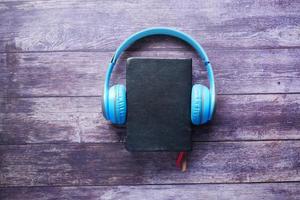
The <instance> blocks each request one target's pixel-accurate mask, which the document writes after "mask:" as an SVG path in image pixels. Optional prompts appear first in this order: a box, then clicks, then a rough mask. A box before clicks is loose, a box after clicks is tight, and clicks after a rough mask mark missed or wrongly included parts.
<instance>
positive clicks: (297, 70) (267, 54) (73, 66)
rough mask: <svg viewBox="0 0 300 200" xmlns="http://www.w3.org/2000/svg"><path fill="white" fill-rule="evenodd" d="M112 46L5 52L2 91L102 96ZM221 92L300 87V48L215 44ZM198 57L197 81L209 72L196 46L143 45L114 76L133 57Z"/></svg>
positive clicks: (119, 74)
mask: <svg viewBox="0 0 300 200" xmlns="http://www.w3.org/2000/svg"><path fill="white" fill-rule="evenodd" d="M112 55H113V53H112V52H88V53H87V52H76V53H75V52H72V53H61V52H60V53H59V52H57V53H7V54H0V65H1V66H2V67H1V68H0V83H1V85H2V87H0V96H2V97H3V96H4V97H20V96H96V95H98V96H99V95H101V94H102V88H103V82H104V77H105V72H106V69H107V64H108V63H109V61H110V59H111V56H112ZM208 55H209V56H210V60H211V62H212V64H213V68H214V71H215V80H216V87H217V92H218V93H219V94H239V93H243V94H245V93H246V94H247V93H293V92H300V63H299V55H300V50H299V49H278V50H243V51H239V50H227V51H223V50H209V51H208ZM132 56H139V57H162V58H193V60H194V71H193V75H194V78H193V80H194V82H202V83H205V80H206V72H205V70H204V69H203V67H202V65H201V64H200V63H199V60H198V58H197V56H196V55H195V52H192V51H191V49H188V48H187V49H186V51H177V52H168V51H139V52H128V53H127V54H126V55H124V56H123V58H122V60H121V61H120V63H119V65H118V66H117V67H116V71H115V73H114V74H113V75H114V76H113V80H112V82H121V83H124V82H125V80H124V79H125V66H124V65H125V63H124V61H125V60H126V58H128V57H132Z"/></svg>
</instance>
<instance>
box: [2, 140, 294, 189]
mask: <svg viewBox="0 0 300 200" xmlns="http://www.w3.org/2000/svg"><path fill="white" fill-rule="evenodd" d="M0 151H1V157H2V158H1V166H0V171H1V176H0V186H3V187H4V186H5V187H6V186H49V185H52V186H66V185H67V186H75V185H124V184H126V185H128V184H131V185H132V184H135V185H136V184H185V183H186V184H189V183H249V182H295V181H300V176H299V173H298V172H299V170H300V165H299V158H300V157H299V152H300V141H296V140H295V141H261V142H257V141H256V142H200V143H194V145H193V151H192V152H191V153H190V154H189V157H188V159H189V163H188V167H189V168H188V170H187V171H186V172H185V173H182V172H180V170H179V169H178V168H177V167H176V165H175V159H176V155H177V154H176V153H174V152H173V153H168V152H162V153H157V152H152V153H149V152H147V153H141V152H139V153H132V152H128V151H126V150H125V148H124V145H123V144H120V143H105V144H63V145H61V144H35V145H0Z"/></svg>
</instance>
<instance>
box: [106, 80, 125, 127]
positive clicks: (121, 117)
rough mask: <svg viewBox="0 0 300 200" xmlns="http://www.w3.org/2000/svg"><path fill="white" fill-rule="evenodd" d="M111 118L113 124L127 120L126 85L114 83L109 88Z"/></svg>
mask: <svg viewBox="0 0 300 200" xmlns="http://www.w3.org/2000/svg"><path fill="white" fill-rule="evenodd" d="M108 99H109V104H108V105H109V119H110V121H111V122H112V123H113V124H117V125H121V124H125V122H126V112H127V103H126V88H125V86H124V85H114V86H112V87H111V88H109V98H108Z"/></svg>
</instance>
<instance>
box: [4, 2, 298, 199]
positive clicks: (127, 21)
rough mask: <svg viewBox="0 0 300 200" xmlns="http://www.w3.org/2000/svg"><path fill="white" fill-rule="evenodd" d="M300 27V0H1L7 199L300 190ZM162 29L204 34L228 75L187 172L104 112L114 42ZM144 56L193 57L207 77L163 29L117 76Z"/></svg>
mask: <svg viewBox="0 0 300 200" xmlns="http://www.w3.org/2000/svg"><path fill="white" fill-rule="evenodd" d="M299 23H300V2H299V1H297V0H286V1H278V0H248V1H239V0H228V1H219V0H210V1H203V0H187V1H179V0H175V1H174V0H166V1H160V0H150V1H148V0H147V1H146V0H141V1H137V0H131V1H121V0H120V1H119V0H115V1H93V0H89V1H82V0H61V1H57V0H48V1H42V0H35V1H33V0H20V1H12V0H4V1H1V2H0V199H145V198H146V197H148V196H149V197H150V198H151V199H299V189H298V188H299V182H300V176H299V170H300V169H299V166H300V165H299V160H300V154H299V152H300V145H299V141H300V140H299V139H300V131H299V124H300V121H299V120H300V116H299V114H300V110H299V109H300V106H299V105H300V100H299V99H300V98H299V94H300V71H299V70H300V65H299V55H300V51H299V47H300V37H299V34H300V29H299ZM151 26H169V27H173V28H177V29H178V30H181V31H185V32H187V33H188V34H190V35H191V36H193V37H194V38H195V39H196V40H198V41H199V42H200V43H201V44H202V45H203V47H204V48H205V49H206V50H207V53H208V55H209V57H210V60H211V62H212V64H213V67H214V71H215V75H216V86H217V93H218V94H219V96H218V99H217V100H218V101H217V102H218V104H217V112H216V115H215V119H214V120H213V122H212V123H211V124H210V125H206V126H202V127H199V128H194V129H193V133H194V134H193V136H194V137H193V140H194V149H193V152H192V153H191V155H190V157H189V161H188V171H187V172H186V173H181V172H180V171H178V169H176V168H175V165H174V160H175V157H176V154H175V153H148V154H146V153H138V154H133V153H129V152H127V151H125V149H124V146H123V144H122V143H121V142H122V141H123V140H124V135H125V128H116V127H112V126H110V125H109V124H108V123H107V122H106V121H105V120H104V119H103V117H102V116H101V111H100V97H101V95H102V85H103V81H104V74H105V70H106V67H107V64H108V62H109V60H110V59H111V56H112V55H113V51H114V50H115V49H116V47H117V46H118V45H119V44H120V43H121V42H122V41H123V40H124V39H125V38H127V37H128V36H129V35H131V34H132V33H134V32H136V31H139V30H141V29H143V28H147V27H151ZM130 56H146V57H161V58H193V62H194V72H193V77H194V82H201V83H205V82H206V73H205V71H204V70H203V68H202V67H201V66H200V63H199V60H198V59H197V56H196V55H195V53H194V52H193V51H192V49H191V48H190V47H188V46H187V45H185V44H183V43H182V42H180V41H178V40H175V39H174V38H169V37H161V36H156V37H151V38H147V39H144V40H141V41H139V42H137V43H136V44H135V45H134V46H133V47H131V48H130V50H129V51H128V52H127V53H126V54H125V55H124V56H122V59H121V61H120V63H119V65H118V66H117V68H116V71H115V73H114V76H113V81H112V82H113V83H115V82H120V83H124V77H125V71H124V66H122V64H124V60H125V59H126V58H127V57H130ZM22 144H23V145H22ZM273 182H276V183H273ZM240 183H242V184H240ZM140 184H142V185H140ZM145 184H149V185H145ZM130 185H132V186H130ZM28 186H30V187H28ZM40 186H41V187H40ZM50 186H51V187H50Z"/></svg>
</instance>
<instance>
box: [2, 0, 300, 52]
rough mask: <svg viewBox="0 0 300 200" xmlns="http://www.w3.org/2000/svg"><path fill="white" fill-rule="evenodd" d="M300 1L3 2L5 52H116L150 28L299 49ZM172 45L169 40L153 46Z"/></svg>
mask: <svg viewBox="0 0 300 200" xmlns="http://www.w3.org/2000/svg"><path fill="white" fill-rule="evenodd" d="M299 23H300V3H299V1H297V0H287V1H278V0H262V1H255V0H249V1H236V0H229V1H219V0H212V1H202V0H197V1H194V0H188V1H173V0H167V1H160V0H151V1H146V0H143V1H83V0H63V1H57V0H51V1H33V0H32V1H3V2H1V3H0V24H1V28H0V38H1V39H0V51H2V52H3V51H18V52H20V51H65V50H69V51H70V50H101V51H102V50H114V49H116V47H117V46H118V45H119V44H120V43H121V42H122V41H123V40H124V39H125V38H127V37H128V36H129V35H131V34H132V33H134V32H136V31H139V30H141V29H143V28H146V27H152V26H168V27H175V28H178V29H179V30H182V31H186V32H187V33H189V34H191V35H192V36H194V37H195V39H196V40H198V41H199V42H201V43H202V44H203V45H204V47H210V48H236V47H237V48H274V47H276V48H278V47H279V48H282V47H299V46H300V37H299V32H300V30H299ZM158 46H159V47H161V46H165V47H168V48H170V47H173V44H172V43H169V41H168V40H167V39H166V40H165V41H164V42H161V43H160V44H157V43H156V44H153V43H149V48H156V47H158Z"/></svg>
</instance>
